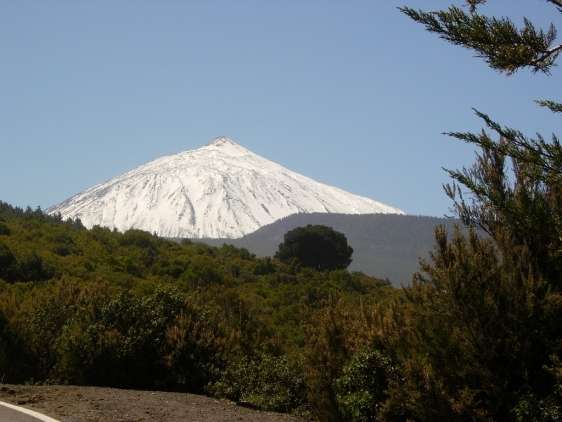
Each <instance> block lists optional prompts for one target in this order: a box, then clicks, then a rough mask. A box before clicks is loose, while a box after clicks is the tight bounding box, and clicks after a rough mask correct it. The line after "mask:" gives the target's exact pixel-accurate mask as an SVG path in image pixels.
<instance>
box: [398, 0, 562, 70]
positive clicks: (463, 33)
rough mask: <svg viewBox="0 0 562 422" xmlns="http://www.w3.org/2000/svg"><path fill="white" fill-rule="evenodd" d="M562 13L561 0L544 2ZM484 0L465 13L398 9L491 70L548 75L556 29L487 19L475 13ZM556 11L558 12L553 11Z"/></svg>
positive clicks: (560, 48)
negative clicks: (524, 71)
mask: <svg viewBox="0 0 562 422" xmlns="http://www.w3.org/2000/svg"><path fill="white" fill-rule="evenodd" d="M546 1H547V2H548V3H550V4H552V5H553V6H554V7H555V10H554V11H555V12H557V13H558V12H559V13H562V2H561V1H560V0H546ZM486 2H487V0H468V1H467V2H466V4H467V6H468V9H469V10H468V11H465V10H463V9H462V8H460V7H458V6H450V7H449V8H448V9H446V10H439V11H435V12H426V11H423V10H417V9H413V8H411V7H401V8H400V10H401V11H402V12H403V13H405V14H406V15H407V16H409V17H410V18H412V19H413V20H414V21H416V22H419V23H421V24H423V25H424V26H425V28H426V29H427V30H428V31H430V32H434V33H436V34H438V35H439V36H440V37H441V38H443V39H445V40H447V41H449V42H451V43H453V44H456V45H461V46H463V47H466V48H469V49H471V50H473V51H474V52H475V53H476V54H477V55H478V56H479V57H482V58H484V60H486V62H487V63H488V64H489V65H490V66H491V67H492V68H494V69H496V70H498V71H500V72H505V73H508V74H511V73H513V72H516V71H517V70H519V69H521V68H524V67H529V68H531V69H532V70H533V71H535V72H539V71H540V72H544V73H549V72H550V70H551V68H552V66H553V65H554V63H555V61H556V59H557V58H558V56H559V54H560V53H561V52H562V44H555V41H556V33H557V32H556V27H555V26H554V25H552V24H551V25H550V27H549V28H548V29H541V28H538V27H537V26H536V25H534V24H533V23H532V22H531V21H530V20H529V19H524V21H523V25H522V26H521V27H518V26H517V25H516V24H515V23H514V22H513V21H512V20H511V19H509V18H506V17H488V16H486V15H483V14H480V13H479V12H478V7H479V6H481V5H483V4H484V3H486ZM556 9H557V10H556Z"/></svg>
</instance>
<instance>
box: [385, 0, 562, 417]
mask: <svg viewBox="0 0 562 422" xmlns="http://www.w3.org/2000/svg"><path fill="white" fill-rule="evenodd" d="M469 3H470V4H469V5H470V6H471V10H469V12H465V11H463V10H462V9H460V8H457V7H450V8H449V9H447V10H444V11H440V12H422V11H415V10H413V9H411V8H407V7H405V8H402V11H403V12H404V13H406V14H407V15H408V16H410V17H411V18H413V19H414V20H416V21H418V22H420V23H422V24H424V25H425V26H426V28H427V29H428V30H429V31H431V32H436V33H438V34H439V35H440V36H441V37H442V38H444V39H446V40H448V41H450V42H452V43H453V44H459V45H463V46H465V47H468V48H471V49H473V50H475V51H476V52H477V53H478V54H479V55H481V56H483V57H484V58H485V59H486V60H487V61H488V63H489V65H490V66H491V67H492V68H494V69H497V70H500V71H505V72H507V73H512V72H514V71H516V70H518V69H520V68H522V67H530V68H531V69H533V70H535V71H543V72H548V71H550V69H551V68H552V65H553V64H554V61H555V59H556V57H557V56H558V54H559V52H560V50H561V49H562V47H556V46H553V42H554V40H555V35H556V32H555V30H554V28H553V27H552V28H550V29H549V30H548V31H541V30H537V29H536V28H535V27H534V26H533V24H532V23H531V22H530V21H528V20H526V21H525V24H524V27H523V28H522V29H517V28H516V27H515V25H514V24H513V23H512V22H511V21H509V20H508V19H507V18H494V17H486V16H482V15H480V14H478V13H477V10H478V7H479V5H480V4H482V3H485V2H484V1H472V2H469ZM550 3H552V4H554V5H556V6H560V3H558V2H557V1H550ZM539 104H540V105H541V106H544V107H546V108H548V109H550V110H551V111H553V112H556V113H559V112H560V111H561V110H562V105H561V104H559V103H557V102H554V101H539ZM476 113H477V115H478V116H479V117H480V118H481V119H482V120H483V121H484V123H485V125H486V130H483V131H482V132H480V133H470V132H453V133H449V135H450V136H452V137H453V138H456V139H459V140H461V141H464V142H468V143H471V144H473V145H475V146H477V147H478V149H479V151H480V152H479V153H478V154H477V157H476V161H475V163H474V164H473V166H471V167H469V168H465V169H461V170H453V171H448V173H449V175H450V176H451V178H452V179H453V181H452V183H451V184H449V185H447V186H446V187H445V190H446V193H447V194H448V195H449V196H450V197H451V198H452V200H453V203H454V207H455V209H456V211H457V214H458V216H459V217H460V218H461V219H462V220H463V222H464V223H466V224H468V225H470V226H472V227H474V228H478V229H481V230H484V231H485V232H486V233H487V235H488V237H479V236H478V235H477V234H476V232H475V231H472V232H471V233H470V234H469V235H468V236H465V235H462V234H461V233H460V232H457V233H455V234H454V236H453V238H452V239H451V238H449V237H448V236H447V233H445V231H444V230H438V231H437V233H436V242H437V246H436V249H435V251H434V252H433V254H432V256H431V259H430V260H429V261H428V262H424V263H422V266H421V272H420V274H417V275H416V276H415V279H414V284H413V286H412V287H411V288H408V289H406V290H405V291H404V294H405V300H404V301H403V302H402V303H401V304H400V306H391V307H390V308H389V310H388V312H387V314H386V315H387V317H386V320H385V323H384V324H382V325H380V330H381V332H382V336H381V337H378V336H376V337H378V338H379V339H380V341H381V343H382V344H383V348H385V349H386V350H391V351H392V352H393V353H394V356H395V359H397V361H398V362H399V367H400V373H401V374H400V377H398V378H391V379H390V383H389V388H388V391H387V394H388V399H387V400H386V402H385V404H384V406H383V407H382V409H381V411H380V412H379V416H381V417H382V418H385V419H389V420H396V419H398V420H458V421H464V420H482V421H484V420H486V421H489V420H497V421H500V420H501V421H503V420H517V421H522V420H537V421H539V420H540V421H557V420H561V419H562V396H561V395H560V391H561V388H562V384H561V382H562V377H561V375H562V366H561V362H562V342H561V340H560V333H561V332H562V254H561V251H562V244H561V242H562V226H561V222H560V219H561V216H562V209H561V206H562V147H561V144H560V142H559V139H558V137H557V136H555V135H553V136H552V138H551V139H550V140H547V139H545V138H544V137H543V136H541V135H537V136H536V137H533V138H531V137H527V136H525V135H524V134H522V133H521V132H520V131H518V130H516V129H513V128H509V127H505V126H503V125H501V124H499V123H497V122H495V121H494V120H493V119H491V118H490V117H489V116H488V115H486V114H484V113H480V112H478V111H476Z"/></svg>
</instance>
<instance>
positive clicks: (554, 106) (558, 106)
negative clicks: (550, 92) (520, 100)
mask: <svg viewBox="0 0 562 422" xmlns="http://www.w3.org/2000/svg"><path fill="white" fill-rule="evenodd" d="M536 103H537V104H538V105H540V106H541V107H546V108H548V109H550V111H552V112H554V113H562V103H558V102H556V101H551V100H538V101H537V102H536Z"/></svg>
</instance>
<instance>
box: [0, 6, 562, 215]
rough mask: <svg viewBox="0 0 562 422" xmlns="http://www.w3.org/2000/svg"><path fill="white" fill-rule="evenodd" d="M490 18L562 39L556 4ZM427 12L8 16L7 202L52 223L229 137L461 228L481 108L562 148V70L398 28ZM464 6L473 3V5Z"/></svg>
mask: <svg viewBox="0 0 562 422" xmlns="http://www.w3.org/2000/svg"><path fill="white" fill-rule="evenodd" d="M491 3H492V5H491V6H490V7H488V9H487V10H488V11H490V12H499V13H500V14H506V11H507V10H509V16H512V17H514V18H515V19H516V20H518V21H520V20H521V18H522V16H524V15H527V16H529V17H531V18H533V19H535V20H537V21H538V22H543V23H545V22H546V23H548V22H551V21H554V22H555V23H557V21H556V20H558V23H562V22H560V21H561V19H560V14H558V13H555V12H554V10H553V8H552V7H550V6H549V5H547V3H546V1H543V0H497V1H492V2H491ZM402 4H408V5H410V6H418V7H424V8H427V9H435V8H438V7H442V6H444V5H446V4H449V2H444V1H443V0H438V1H437V0H434V1H428V0H424V1H423V2H422V1H419V0H416V1H414V0H411V1H409V2H408V1H406V0H404V2H395V1H384V2H383V1H373V0H352V1H341V0H338V1H335V0H283V1H281V0H278V1H274V0H267V1H266V0H237V1H232V0H222V1H219V0H204V1H203V0H199V1H189V0H185V1H179V0H167V1H158V2H156V1H148V0H145V1H141V0H139V1H126V0H120V1H106V0H98V1H95V2H93V1H91V2H88V1H70V0H59V1H55V0H49V1H40V0H34V1H28V0H18V1H3V2H1V3H0V199H1V200H4V201H8V202H10V203H13V204H16V205H21V206H24V205H31V206H37V205H39V206H42V207H47V206H49V205H52V204H54V203H57V202H59V201H61V200H63V199H65V198H66V197H68V196H70V195H71V194H73V193H76V192H78V191H80V190H83V189H85V188H87V187H89V186H91V185H93V184H96V183H99V182H102V181H104V180H107V179H109V178H111V177H113V176H115V175H118V174H120V173H122V172H124V171H126V170H129V169H131V168H133V167H135V166H137V165H139V164H142V163H144V162H146V161H149V160H151V159H153V158H156V157H158V156H161V155H165V154H169V153H175V152H179V151H183V150H187V149H193V148H196V147H198V146H200V145H202V144H205V143H206V142H207V141H208V140H209V139H211V138H214V137H216V136H219V135H227V136H229V137H232V138H234V139H235V140H237V141H238V142H239V143H241V144H242V145H244V146H246V147H247V148H249V149H251V150H253V151H254V152H256V153H258V154H260V155H263V156H265V157H267V158H270V159H273V160H274V161H277V162H279V163H281V164H283V165H285V166H287V167H288V168H290V169H292V170H295V171H298V172H301V173H303V174H305V175H307V176H310V177H313V178H315V179H317V180H320V181H323V182H325V183H328V184H332V185H335V186H338V187H341V188H343V189H346V190H349V191H351V192H354V193H358V194H361V195H365V196H369V197H373V198H375V199H377V200H380V201H383V202H386V203H389V204H391V205H394V206H397V207H400V208H402V209H404V210H405V211H407V212H408V213H412V214H425V215H438V216H441V215H443V214H446V213H448V209H449V206H450V203H449V200H448V199H447V198H446V197H445V195H444V194H443V191H442V188H441V185H442V184H443V183H444V182H446V181H447V177H446V175H445V174H444V172H443V171H442V170H441V168H442V167H449V168H457V167H459V166H462V165H468V164H470V163H471V162H472V158H473V152H472V150H471V148H470V147H469V146H467V145H463V144H460V143H458V142H455V141H453V140H450V139H448V138H446V137H444V136H442V135H441V132H443V131H447V130H467V129H478V128H479V127H480V122H479V121H478V120H477V119H476V118H475V117H474V116H473V115H472V114H471V107H477V108H479V109H480V110H482V111H485V112H488V113H490V114H492V115H493V116H494V117H495V118H496V119H498V120H500V121H502V122H504V123H508V124H511V125H514V126H516V127H518V128H521V129H523V130H525V131H528V132H530V133H535V132H537V131H540V132H543V133H545V134H550V133H552V132H558V133H561V132H562V131H561V130H560V129H561V122H562V120H561V119H559V118H556V117H555V116H552V115H550V114H549V113H548V112H547V111H545V110H542V109H540V108H538V107H536V106H535V105H534V104H533V100H534V99H537V98H553V99H561V97H562V95H561V89H560V88H561V87H562V76H561V72H562V70H561V69H559V68H555V69H554V72H553V75H552V76H550V77H547V76H544V75H533V74H531V73H530V72H527V71H523V72H520V73H518V74H516V75H515V76H512V77H509V78H508V77H505V76H502V75H499V74H497V73H495V72H493V71H492V70H490V69H488V68H487V67H486V66H485V65H484V64H483V62H482V61H480V60H478V59H475V58H473V57H472V53H471V52H469V51H466V50H463V49H460V48H458V47H453V46H451V45H449V44H446V43H445V42H443V41H441V40H439V39H438V38H437V37H435V36H433V35H431V34H428V33H426V32H425V31H424V30H423V29H422V28H421V27H419V26H418V25H415V24H414V23H413V22H411V21H409V20H408V19H407V18H406V17H405V16H403V15H402V14H400V13H399V12H398V11H397V9H396V7H397V6H399V5H402ZM457 4H458V3H457Z"/></svg>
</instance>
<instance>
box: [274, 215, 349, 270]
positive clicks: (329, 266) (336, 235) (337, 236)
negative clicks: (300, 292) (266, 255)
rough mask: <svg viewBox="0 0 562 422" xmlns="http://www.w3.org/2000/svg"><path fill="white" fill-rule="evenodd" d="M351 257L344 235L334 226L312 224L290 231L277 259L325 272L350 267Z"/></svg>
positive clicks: (278, 252)
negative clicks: (295, 262)
mask: <svg viewBox="0 0 562 422" xmlns="http://www.w3.org/2000/svg"><path fill="white" fill-rule="evenodd" d="M352 254H353V248H352V247H351V246H349V245H348V244H347V239H346V237H345V235H343V234H342V233H340V232H337V231H335V230H334V229H332V228H331V227H327V226H322V225H311V224H309V225H307V226H305V227H297V228H296V229H293V230H290V231H288V232H287V233H286V234H285V237H284V241H283V242H282V243H281V244H280V245H279V249H278V251H277V254H276V255H275V256H276V257H277V258H279V259H280V260H281V261H284V262H290V261H291V260H296V261H298V262H299V263H300V264H302V265H304V266H305V267H311V268H315V269H317V270H320V271H324V270H336V269H343V268H347V267H348V266H349V264H351V255H352Z"/></svg>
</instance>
